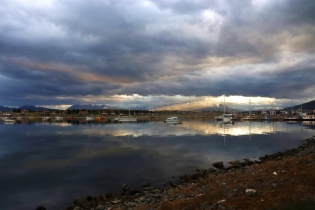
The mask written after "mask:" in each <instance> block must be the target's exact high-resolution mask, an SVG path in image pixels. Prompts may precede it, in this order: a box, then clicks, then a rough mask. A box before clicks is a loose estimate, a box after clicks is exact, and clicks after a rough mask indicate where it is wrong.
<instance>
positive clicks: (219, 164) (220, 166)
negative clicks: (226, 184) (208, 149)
mask: <svg viewBox="0 0 315 210" xmlns="http://www.w3.org/2000/svg"><path fill="white" fill-rule="evenodd" d="M212 165H213V167H215V168H217V169H220V170H224V169H225V168H224V166H223V162H222V161H218V162H214V163H212Z"/></svg>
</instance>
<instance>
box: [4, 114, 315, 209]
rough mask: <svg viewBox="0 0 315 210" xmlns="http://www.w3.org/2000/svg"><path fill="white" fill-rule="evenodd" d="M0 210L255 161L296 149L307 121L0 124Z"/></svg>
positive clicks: (52, 205)
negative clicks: (220, 163)
mask: <svg viewBox="0 0 315 210" xmlns="http://www.w3.org/2000/svg"><path fill="white" fill-rule="evenodd" d="M0 135H1V139H0V170H1V174H0V185H1V186H2V187H1V188H0V189H1V190H0V203H1V208H2V209H8V210H13V209H35V208H36V206H38V205H43V206H45V207H46V208H47V209H62V208H64V207H66V206H68V205H71V201H72V200H73V198H75V197H78V196H83V195H92V196H96V195H99V194H106V193H108V192H117V191H119V190H121V189H122V185H123V184H127V185H128V186H130V187H139V186H140V184H141V183H142V182H144V181H150V182H151V183H153V185H154V186H158V187H163V184H164V183H166V182H168V181H170V180H172V178H171V177H172V176H178V175H182V174H185V173H193V172H194V170H195V169H196V168H209V167H211V163H212V162H214V161H224V163H225V164H226V163H227V162H228V161H230V160H235V159H243V158H254V157H256V158H257V157H259V156H262V155H265V154H271V153H274V152H278V151H283V150H285V149H290V148H294V147H297V146H299V145H301V143H300V140H301V139H305V138H308V137H310V136H312V135H314V124H312V123H304V122H303V123H302V124H301V123H300V122H296V123H286V122H236V123H234V124H220V123H218V122H216V121H212V120H185V121H183V124H179V125H172V126H169V125H167V124H165V123H163V122H147V123H126V124H125V123H122V124H121V123H119V124H115V123H85V124H71V123H68V122H50V123H36V122H27V123H25V124H14V125H7V124H2V123H0Z"/></svg>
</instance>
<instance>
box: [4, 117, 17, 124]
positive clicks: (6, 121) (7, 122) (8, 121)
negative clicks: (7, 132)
mask: <svg viewBox="0 0 315 210" xmlns="http://www.w3.org/2000/svg"><path fill="white" fill-rule="evenodd" d="M3 122H4V123H5V124H15V123H16V122H15V120H12V119H9V118H5V119H3Z"/></svg>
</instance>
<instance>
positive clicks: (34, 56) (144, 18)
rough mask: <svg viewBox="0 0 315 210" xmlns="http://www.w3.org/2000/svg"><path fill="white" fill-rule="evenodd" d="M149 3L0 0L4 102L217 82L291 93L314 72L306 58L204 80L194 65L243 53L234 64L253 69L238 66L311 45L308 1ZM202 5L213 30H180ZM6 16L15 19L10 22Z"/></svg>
mask: <svg viewBox="0 0 315 210" xmlns="http://www.w3.org/2000/svg"><path fill="white" fill-rule="evenodd" d="M150 2H151V3H152V4H153V5H154V7H155V8H150V9H151V10H150V9H147V8H145V7H144V6H143V5H141V1H137V2H134V3H132V4H131V3H130V2H129V1H107V2H105V1H92V2H88V1H74V0H71V1H66V2H65V1H55V2H53V3H52V6H51V8H50V9H47V8H48V7H43V8H42V9H38V8H36V7H27V6H25V5H18V3H16V2H12V1H4V2H3V7H4V8H9V7H10V9H11V10H9V9H8V10H2V11H1V15H2V16H3V18H2V20H0V29H1V30H0V64H1V68H0V76H3V78H1V81H2V84H1V87H4V86H5V87H8V88H6V90H4V89H2V90H1V91H0V94H1V96H2V97H3V98H7V101H8V103H9V101H16V103H21V104H20V105H22V104H24V103H23V101H27V102H30V103H32V100H34V101H35V100H37V102H38V103H41V102H43V101H44V100H45V99H35V98H33V99H32V98H28V99H26V96H30V95H36V96H43V98H44V97H46V96H51V97H57V96H82V97H84V96H87V95H92V96H101V95H103V96H111V95H114V94H139V95H144V96H146V95H155V96H157V95H159V94H163V95H186V96H191V95H196V96H204V95H209V94H210V95H221V94H222V91H223V89H224V92H226V94H230V95H232V94H237V95H259V96H274V97H287V96H288V95H289V94H287V92H288V91H290V92H291V93H294V94H293V95H294V96H295V97H298V96H299V93H300V95H303V94H304V93H303V91H305V90H306V89H308V88H309V87H312V84H311V83H310V82H309V81H310V79H313V76H312V75H311V72H312V67H311V66H312V65H311V62H312V61H308V60H306V61H305V63H304V64H303V66H302V67H301V66H300V67H296V68H297V69H299V70H298V71H299V74H298V76H296V73H294V71H293V73H291V74H290V75H288V74H287V73H281V72H288V71H291V69H290V68H291V67H287V68H288V69H287V70H284V71H283V69H279V70H282V71H281V72H280V71H279V73H277V72H275V74H273V75H270V76H265V75H264V77H261V78H260V77H259V75H257V76H256V75H254V76H253V75H252V74H247V75H246V74H243V73H242V76H238V75H236V78H237V80H236V78H228V77H226V78H223V79H222V77H221V76H220V77H218V78H216V77H217V76H216V75H213V76H211V78H206V77H203V76H202V72H205V71H206V70H207V69H208V70H209V71H214V69H215V68H217V67H219V66H218V64H213V66H214V67H212V63H211V62H212V61H211V60H210V61H207V59H208V58H218V59H223V60H224V59H226V60H227V61H226V62H223V63H221V64H220V65H221V66H223V67H224V68H223V69H225V70H224V71H226V72H225V73H226V75H230V74H229V72H228V71H229V69H231V68H234V66H235V65H237V64H235V63H237V62H238V61H240V60H242V59H243V60H244V61H242V62H240V63H239V69H240V70H239V71H240V72H242V71H246V72H247V73H249V72H251V71H252V70H251V69H249V70H248V69H246V68H245V67H242V65H243V64H250V65H259V64H261V63H267V64H270V63H272V62H278V60H277V56H279V55H281V54H282V52H283V51H284V50H289V51H290V50H291V51H292V52H295V53H313V52H314V46H315V37H314V35H313V34H314V33H312V32H313V30H314V25H313V21H314V19H315V18H314V14H313V12H312V11H313V9H314V3H313V2H309V1H303V2H299V3H297V2H296V1H293V0H292V1H282V2H270V3H269V4H266V5H264V6H262V7H261V8H255V5H254V4H251V3H249V2H248V1H229V2H225V1H211V2H209V1H164V0H163V1H153V0H152V1H150ZM12 8H13V9H12ZM14 8H16V10H15V9H14ZM146 9H147V10H146ZM205 10H210V11H212V12H214V14H215V15H217V16H218V17H219V18H221V20H222V23H221V25H220V28H219V35H218V37H217V38H213V37H206V36H202V37H199V36H194V35H195V34H190V33H189V32H190V31H184V29H185V26H187V25H188V26H190V28H189V27H188V28H187V30H191V29H194V28H196V27H198V25H197V24H200V14H201V13H202V12H203V11H205ZM17 11H22V12H21V13H18V12H17ZM10 18H11V19H10ZM215 20H216V19H215ZM10 21H13V22H14V23H15V24H9V23H10ZM171 21H173V22H171ZM169 22H171V23H172V24H173V25H171V27H170V28H168V27H169V25H168V26H164V25H165V24H169ZM210 22H211V21H210ZM210 22H209V23H208V22H205V23H204V24H205V25H206V26H207V24H208V31H203V32H204V33H209V34H213V30H214V29H213V28H211V27H212V24H213V23H210ZM215 23H216V22H215ZM184 24H186V25H184ZM180 26H181V27H183V28H181V27H180ZM172 27H174V28H175V29H174V28H172ZM205 28H207V27H205ZM29 29H32V30H29ZM149 29H151V31H150V30H149ZM155 30H156V31H155ZM181 30H182V31H181ZM197 31H198V30H197ZM201 31H202V30H201ZM183 33H187V34H183ZM198 33H200V32H198ZM198 35H199V34H198ZM209 36H210V35H209ZM211 36H212V35H211ZM1 58H2V60H1ZM244 58H247V59H244ZM6 59H8V60H9V61H7V60H6ZM12 60H14V62H13V61H12ZM15 61H28V62H31V63H36V64H40V65H43V66H46V65H48V66H56V65H57V66H58V65H61V66H63V67H65V68H71V69H72V72H66V71H59V70H55V69H52V67H50V68H49V69H48V70H45V71H38V70H39V69H37V68H41V67H34V66H25V65H24V64H23V62H20V63H18V62H15ZM233 63H234V64H233ZM229 66H230V68H229ZM242 68H243V69H242ZM276 71H278V70H276ZM80 72H81V73H88V74H92V75H93V74H94V75H96V76H97V77H102V76H104V77H107V78H109V79H108V80H106V81H104V82H102V81H101V80H100V81H90V82H89V81H88V80H86V81H83V80H82V79H80V78H78V77H76V74H77V73H80ZM111 78H112V80H113V81H110V80H111ZM301 81H302V82H301ZM223 84H224V85H223ZM0 102H1V101H0ZM46 102H47V101H46ZM58 102H60V101H58V100H57V102H54V103H58ZM63 102H66V100H65V101H63ZM67 102H69V103H71V102H72V101H67ZM78 103H79V101H78Z"/></svg>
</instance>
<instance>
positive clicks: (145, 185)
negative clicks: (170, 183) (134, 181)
mask: <svg viewBox="0 0 315 210" xmlns="http://www.w3.org/2000/svg"><path fill="white" fill-rule="evenodd" d="M150 186H151V183H150V182H143V183H142V184H141V187H150Z"/></svg>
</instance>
